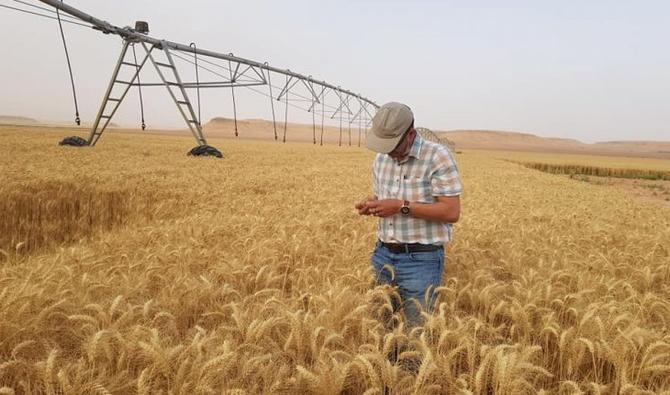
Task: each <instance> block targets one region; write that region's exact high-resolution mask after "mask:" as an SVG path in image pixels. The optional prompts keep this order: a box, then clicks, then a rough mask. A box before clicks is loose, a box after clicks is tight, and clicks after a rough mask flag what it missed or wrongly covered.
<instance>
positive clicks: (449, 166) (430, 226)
mask: <svg viewBox="0 0 670 395" xmlns="http://www.w3.org/2000/svg"><path fill="white" fill-rule="evenodd" d="M372 175H373V183H374V191H375V195H376V196H377V198H379V199H401V200H409V201H410V202H419V203H434V202H435V201H437V198H436V196H458V195H460V194H461V192H462V186H461V180H460V177H459V176H458V168H457V166H456V162H455V161H454V158H453V156H452V155H451V152H449V150H448V149H447V148H446V147H444V146H443V145H441V144H437V143H434V142H432V141H428V140H424V139H422V138H421V137H420V136H419V135H418V134H417V135H416V138H415V139H414V143H413V144H412V147H411V148H410V152H409V155H408V157H407V158H405V159H404V160H403V161H402V162H397V161H395V160H394V159H393V158H391V157H390V156H388V155H386V154H377V157H376V158H375V161H374V163H373V166H372ZM377 234H378V236H379V239H380V240H381V241H383V242H386V243H421V244H446V243H448V242H449V241H450V240H451V239H452V235H453V226H452V224H448V223H442V222H437V221H428V220H425V219H420V218H413V217H412V216H411V215H410V216H404V215H402V214H400V213H398V214H396V215H394V216H391V217H386V218H380V219H379V224H378V225H377Z"/></svg>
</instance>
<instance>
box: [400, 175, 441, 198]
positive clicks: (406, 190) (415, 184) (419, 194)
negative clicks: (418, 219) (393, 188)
mask: <svg viewBox="0 0 670 395" xmlns="http://www.w3.org/2000/svg"><path fill="white" fill-rule="evenodd" d="M402 187H403V188H402V198H403V199H404V200H409V201H410V202H421V203H433V200H434V199H433V196H432V195H431V192H430V181H428V180H427V179H425V178H419V177H409V178H407V179H404V180H403V182H402Z"/></svg>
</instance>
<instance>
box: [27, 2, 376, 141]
mask: <svg viewBox="0 0 670 395" xmlns="http://www.w3.org/2000/svg"><path fill="white" fill-rule="evenodd" d="M39 1H40V2H42V3H45V4H47V5H49V6H52V7H54V8H55V9H57V10H59V11H61V12H63V13H65V14H68V15H69V16H70V17H72V18H73V19H74V20H77V21H79V22H83V23H84V24H88V25H90V26H91V27H92V28H93V29H95V30H99V31H101V32H103V33H105V34H113V35H117V36H120V37H121V38H122V39H123V46H122V49H121V54H120V55H119V59H118V61H117V63H116V66H115V67H114V71H113V72H112V78H111V80H110V83H109V85H108V87H107V91H106V93H105V96H104V98H103V101H102V104H101V106H100V110H99V111H98V115H97V117H96V120H95V122H94V124H93V128H92V129H91V133H90V135H89V145H95V144H96V142H97V141H98V140H99V139H100V137H101V136H102V134H103V133H104V131H105V129H106V128H107V126H108V125H109V124H110V122H111V119H112V117H113V116H114V114H115V113H116V112H117V110H118V108H119V106H120V104H121V103H122V102H123V100H124V98H125V97H126V95H127V94H128V92H129V90H130V89H131V88H132V87H138V89H140V88H141V87H148V86H165V87H166V89H167V91H168V92H169V94H170V97H171V98H172V100H173V101H174V102H175V104H176V106H177V108H178V109H179V112H180V113H181V115H182V117H183V118H184V121H185V122H186V124H187V126H188V128H189V130H190V131H191V133H192V134H193V136H194V137H195V139H196V142H197V143H198V145H205V144H206V143H207V142H206V139H205V137H204V135H203V132H202V124H201V119H199V115H196V111H195V110H194V108H193V105H192V104H191V100H190V99H189V97H188V94H187V90H188V89H197V90H198V92H197V95H198V112H197V114H199V113H200V100H199V98H200V92H199V90H200V89H210V88H227V89H230V91H231V96H232V100H233V112H234V114H235V135H236V136H237V134H238V133H237V107H236V101H235V88H245V89H250V90H252V91H254V92H257V93H259V94H262V95H265V96H267V97H269V98H270V104H271V108H272V118H273V125H274V137H275V139H278V134H277V120H276V114H275V103H274V102H275V101H277V102H283V104H284V131H283V132H284V134H283V138H282V140H283V141H286V130H287V125H288V109H289V106H291V107H295V108H300V109H303V110H305V111H308V112H311V113H312V126H313V127H312V132H313V142H314V144H316V143H317V131H316V129H317V128H316V123H317V119H316V118H317V115H319V116H320V117H321V138H320V141H321V144H323V131H324V121H325V118H326V117H328V118H329V119H330V120H338V121H339V125H340V138H339V143H340V145H342V135H343V132H344V129H343V123H348V133H349V145H351V144H352V141H351V130H352V129H351V127H352V124H353V125H355V126H358V144H359V146H360V140H361V131H362V130H363V129H364V128H367V127H368V126H369V125H370V123H371V119H372V117H373V114H374V111H375V109H376V108H377V107H378V105H377V104H376V103H375V102H374V101H372V100H370V99H368V98H367V97H364V96H362V95H360V94H357V93H354V92H352V91H350V90H346V89H342V88H341V87H339V86H335V85H332V84H330V83H327V82H325V81H318V80H316V79H314V78H312V77H311V76H305V75H303V74H299V73H295V72H292V71H290V70H288V69H287V70H283V69H279V68H276V67H272V66H270V65H269V64H268V63H267V62H265V63H261V62H256V61H253V60H249V59H245V58H241V57H238V56H234V55H233V54H224V53H219V52H215V51H209V50H204V49H201V48H197V47H196V45H195V44H193V43H191V45H184V44H179V43H176V42H172V41H167V40H160V39H156V38H153V37H150V36H148V35H147V34H144V33H141V32H139V31H137V30H135V29H132V28H130V27H123V28H121V27H118V26H114V25H112V24H110V23H108V22H106V21H103V20H100V19H98V18H95V17H93V16H91V15H89V14H87V13H85V12H83V11H80V10H79V9H77V8H74V7H72V6H70V5H68V4H65V3H63V2H62V1H60V0H39ZM136 47H141V48H142V49H143V55H144V56H141V57H140V60H139V61H138V59H137V57H136V56H135V48H136ZM129 48H132V49H133V56H132V59H130V58H129V56H128V52H129V51H128V49H129ZM147 62H150V63H151V64H152V65H153V66H154V68H155V70H156V73H157V74H158V77H159V81H156V82H140V72H141V71H142V69H143V67H144V66H145V64H146V63H147ZM178 63H179V64H178ZM184 64H190V65H193V66H195V70H196V74H195V75H196V79H195V81H184V80H183V79H182V77H181V75H180V71H179V69H180V67H179V65H181V66H182V69H183V66H184ZM128 72H130V77H126V78H125V79H123V78H122V77H121V76H122V75H123V74H124V73H125V74H128ZM200 73H203V74H205V75H209V76H210V77H214V79H213V80H211V81H200ZM273 78H274V80H275V82H279V81H281V83H280V85H273V83H272V79H273ZM282 80H283V81H282ZM260 86H267V89H268V90H267V92H264V91H261V90H259V89H258V88H259V87H260ZM275 95H276V96H275Z"/></svg>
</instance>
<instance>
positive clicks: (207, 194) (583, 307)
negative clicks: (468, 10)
mask: <svg viewBox="0 0 670 395" xmlns="http://www.w3.org/2000/svg"><path fill="white" fill-rule="evenodd" d="M60 137H62V136H61V135H60V134H56V133H52V132H48V131H44V130H41V131H40V130H26V129H12V128H0V149H1V150H2V151H3V155H0V168H1V169H2V172H0V185H1V186H0V216H1V217H0V250H1V251H2V252H1V253H0V394H14V393H16V394H22V393H38V394H39V393H44V394H47V393H98V394H107V393H111V394H127V393H141V394H144V393H146V394H154V393H173V394H192V393H222V392H223V393H230V394H244V393H285V394H295V393H319V394H321V393H325V394H330V393H332V394H335V393H351V394H361V393H367V394H374V393H393V394H405V393H407V394H410V393H464V394H467V393H471V394H488V393H500V394H518V393H560V394H573V393H631V394H632V393H667V394H670V210H668V209H666V208H662V207H658V206H655V205H652V204H649V203H645V202H638V201H636V200H632V199H631V198H630V197H628V196H626V195H623V194H622V193H620V192H619V191H617V190H614V189H609V188H604V187H596V186H593V185H590V184H587V183H582V182H578V181H576V180H570V179H568V178H567V177H556V176H553V175H550V174H545V173H541V172H536V171H533V170H530V169H525V168H523V167H520V166H518V165H515V164H512V163H509V162H506V161H503V160H498V159H495V158H493V157H491V156H490V155H487V154H485V153H478V152H470V151H468V152H465V153H464V154H462V155H458V156H457V160H458V162H459V166H460V169H461V173H462V178H463V182H464V184H465V189H466V194H465V195H464V197H463V216H462V220H461V222H460V223H459V224H458V225H457V231H456V239H455V241H454V242H453V243H452V245H450V246H449V248H448V251H447V258H446V265H445V266H446V273H445V276H444V279H443V283H442V285H441V286H440V287H438V288H437V289H436V294H437V304H436V309H435V312H434V313H433V314H431V315H427V316H426V318H427V319H426V323H425V325H424V326H423V327H420V328H414V329H412V330H406V329H405V328H404V323H403V319H402V316H401V315H399V314H398V313H394V312H393V307H392V306H393V304H394V299H396V301H397V297H398V296H397V293H395V292H394V291H393V290H392V289H391V288H389V287H384V286H374V282H373V278H372V275H371V273H370V268H369V255H370V253H371V250H372V247H373V243H374V240H375V223H374V220H373V219H371V218H361V217H359V216H357V215H356V213H355V211H354V210H353V204H354V203H355V202H356V201H357V200H358V199H360V198H361V197H364V196H366V195H367V194H368V193H369V192H370V177H369V173H370V164H371V160H372V154H370V153H368V152H366V151H364V150H362V149H358V148H349V147H344V148H338V147H330V146H324V147H314V146H312V145H310V144H280V143H274V142H245V141H235V140H220V141H215V142H214V144H215V145H217V146H219V147H221V148H222V150H223V151H224V152H225V153H226V155H227V157H226V158H225V159H223V160H214V159H203V158H190V157H187V156H186V155H185V154H184V151H185V148H184V147H188V146H190V144H191V141H190V140H188V139H185V138H177V137H160V136H153V137H146V136H133V135H128V134H126V135H117V134H113V133H112V134H110V135H109V136H107V137H106V138H105V141H104V142H103V143H101V144H100V146H97V147H95V148H93V149H90V148H85V149H69V148H65V147H58V146H57V145H56V144H55V142H57V141H58V140H59V138H60ZM35 152H40V154H39V155H35V154H34V153H35ZM660 169H661V170H666V169H667V167H666V168H660Z"/></svg>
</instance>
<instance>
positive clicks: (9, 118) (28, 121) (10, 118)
mask: <svg viewBox="0 0 670 395" xmlns="http://www.w3.org/2000/svg"><path fill="white" fill-rule="evenodd" d="M37 123H39V122H38V121H37V120H36V119H33V118H29V117H20V116H14V115H0V125H34V124H37Z"/></svg>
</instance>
